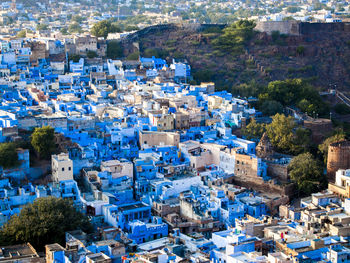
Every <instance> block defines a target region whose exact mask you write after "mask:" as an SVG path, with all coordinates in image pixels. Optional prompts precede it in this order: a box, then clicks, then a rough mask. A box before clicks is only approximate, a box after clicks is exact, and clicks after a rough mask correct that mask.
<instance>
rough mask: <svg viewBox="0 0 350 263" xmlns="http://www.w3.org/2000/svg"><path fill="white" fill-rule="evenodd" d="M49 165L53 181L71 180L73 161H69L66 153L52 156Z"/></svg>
mask: <svg viewBox="0 0 350 263" xmlns="http://www.w3.org/2000/svg"><path fill="white" fill-rule="evenodd" d="M51 165H52V177H53V179H54V181H56V182H61V181H67V180H73V161H72V160H71V159H69V156H68V153H60V154H57V155H52V157H51Z"/></svg>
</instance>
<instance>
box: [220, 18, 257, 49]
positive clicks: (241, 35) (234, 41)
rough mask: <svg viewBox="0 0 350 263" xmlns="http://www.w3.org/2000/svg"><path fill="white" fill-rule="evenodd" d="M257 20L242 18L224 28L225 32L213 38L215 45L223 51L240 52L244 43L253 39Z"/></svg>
mask: <svg viewBox="0 0 350 263" xmlns="http://www.w3.org/2000/svg"><path fill="white" fill-rule="evenodd" d="M255 25H256V24H255V22H254V21H249V20H240V21H237V22H235V23H233V24H231V25H230V26H228V27H226V28H225V29H224V30H223V34H222V35H220V36H219V37H218V38H216V39H215V40H213V45H214V47H216V48H217V49H219V50H221V51H223V52H230V53H232V54H237V53H238V54H240V53H242V51H243V47H244V44H245V43H246V42H247V41H248V40H250V39H251V37H252V36H253V33H254V28H255Z"/></svg>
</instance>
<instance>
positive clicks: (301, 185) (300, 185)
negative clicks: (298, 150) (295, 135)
mask: <svg viewBox="0 0 350 263" xmlns="http://www.w3.org/2000/svg"><path fill="white" fill-rule="evenodd" d="M288 170H289V176H290V179H291V181H292V182H294V183H295V184H296V187H297V189H298V191H299V193H300V194H302V195H310V194H311V193H313V192H316V191H319V190H320V189H321V188H322V187H323V186H324V185H325V184H326V177H325V176H324V175H323V172H322V170H323V169H322V166H321V165H320V163H319V162H318V161H317V160H316V159H315V158H314V157H313V156H312V154H311V153H308V152H307V153H303V154H299V155H298V156H296V157H294V158H293V159H292V161H291V162H290V164H289V165H288Z"/></svg>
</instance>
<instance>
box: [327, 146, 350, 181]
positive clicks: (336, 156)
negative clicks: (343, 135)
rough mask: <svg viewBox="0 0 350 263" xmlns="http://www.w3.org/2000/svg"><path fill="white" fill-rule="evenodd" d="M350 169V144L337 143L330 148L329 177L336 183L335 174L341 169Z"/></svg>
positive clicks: (328, 159)
mask: <svg viewBox="0 0 350 263" xmlns="http://www.w3.org/2000/svg"><path fill="white" fill-rule="evenodd" d="M349 168H350V142H349V141H343V142H336V143H332V144H331V145H329V147H328V158H327V175H328V179H330V180H331V181H334V178H335V177H334V176H335V172H336V171H337V170H339V169H349Z"/></svg>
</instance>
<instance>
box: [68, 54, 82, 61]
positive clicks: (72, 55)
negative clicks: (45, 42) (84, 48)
mask: <svg viewBox="0 0 350 263" xmlns="http://www.w3.org/2000/svg"><path fill="white" fill-rule="evenodd" d="M80 58H81V56H80V55H79V54H70V55H69V56H68V60H69V61H71V60H72V61H73V62H78V61H79V59H80Z"/></svg>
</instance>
